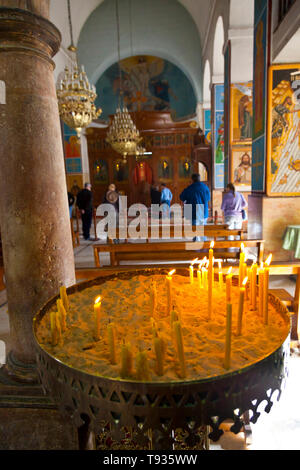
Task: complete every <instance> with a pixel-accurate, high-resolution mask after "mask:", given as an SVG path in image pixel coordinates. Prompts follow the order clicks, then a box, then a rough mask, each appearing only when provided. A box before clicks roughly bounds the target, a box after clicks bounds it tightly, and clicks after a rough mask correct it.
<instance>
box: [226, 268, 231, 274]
mask: <svg viewBox="0 0 300 470" xmlns="http://www.w3.org/2000/svg"><path fill="white" fill-rule="evenodd" d="M231 271H232V266H230V268H229V269H228V272H227V274H230V273H231Z"/></svg>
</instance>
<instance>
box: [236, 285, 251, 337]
mask: <svg viewBox="0 0 300 470" xmlns="http://www.w3.org/2000/svg"><path fill="white" fill-rule="evenodd" d="M247 281H248V278H247V277H245V279H244V280H243V282H242V287H240V297H239V310H238V322H237V332H236V334H237V336H241V334H242V324H243V313H244V299H245V290H246V287H245V286H246V284H247Z"/></svg>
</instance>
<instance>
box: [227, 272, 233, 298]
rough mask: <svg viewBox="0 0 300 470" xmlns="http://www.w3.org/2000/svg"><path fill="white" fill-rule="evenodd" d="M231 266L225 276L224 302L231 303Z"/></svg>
mask: <svg viewBox="0 0 300 470" xmlns="http://www.w3.org/2000/svg"><path fill="white" fill-rule="evenodd" d="M231 271H232V266H230V268H229V269H228V273H227V276H226V302H227V303H231V291H232V274H231Z"/></svg>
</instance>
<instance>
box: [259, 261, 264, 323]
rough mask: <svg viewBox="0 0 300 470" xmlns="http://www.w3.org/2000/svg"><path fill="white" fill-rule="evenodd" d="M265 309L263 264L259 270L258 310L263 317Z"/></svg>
mask: <svg viewBox="0 0 300 470" xmlns="http://www.w3.org/2000/svg"><path fill="white" fill-rule="evenodd" d="M263 310H264V269H263V267H262V266H261V267H260V269H259V270H258V311H259V315H260V316H261V317H263Z"/></svg>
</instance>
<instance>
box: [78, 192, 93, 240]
mask: <svg viewBox="0 0 300 470" xmlns="http://www.w3.org/2000/svg"><path fill="white" fill-rule="evenodd" d="M76 205H77V207H78V209H79V210H80V213H81V220H82V231H83V237H84V239H85V240H90V229H91V225H92V218H93V193H92V185H91V184H90V183H85V185H84V189H82V190H81V191H80V192H79V193H78V194H77V199H76Z"/></svg>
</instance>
